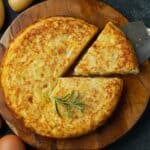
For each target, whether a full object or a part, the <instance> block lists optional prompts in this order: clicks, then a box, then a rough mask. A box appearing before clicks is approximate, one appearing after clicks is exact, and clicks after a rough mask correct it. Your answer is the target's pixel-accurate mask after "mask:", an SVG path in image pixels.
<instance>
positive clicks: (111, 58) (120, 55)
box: [74, 22, 139, 76]
mask: <svg viewBox="0 0 150 150" xmlns="http://www.w3.org/2000/svg"><path fill="white" fill-rule="evenodd" d="M138 72H139V69H138V63H137V59H136V56H135V53H134V50H133V47H132V45H131V43H130V42H129V41H128V39H127V38H126V36H125V34H124V33H123V32H122V31H121V30H120V29H119V28H118V27H117V26H116V25H114V24H113V23H112V22H108V23H107V24H106V26H105V28H104V29H103V31H102V32H101V33H100V34H99V36H98V38H97V40H96V41H95V42H94V43H93V45H92V46H91V47H90V48H89V50H88V51H87V53H86V54H85V55H84V56H83V58H82V59H81V61H80V62H79V64H78V65H77V66H76V68H75V71H74V74H75V75H85V76H87V75H110V74H137V73H138Z"/></svg>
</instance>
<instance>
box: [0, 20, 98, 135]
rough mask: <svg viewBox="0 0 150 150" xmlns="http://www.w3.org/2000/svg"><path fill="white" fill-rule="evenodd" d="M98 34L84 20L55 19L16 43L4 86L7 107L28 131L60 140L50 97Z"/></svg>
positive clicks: (3, 77) (7, 63) (24, 33)
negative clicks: (64, 75) (56, 131)
mask: <svg viewBox="0 0 150 150" xmlns="http://www.w3.org/2000/svg"><path fill="white" fill-rule="evenodd" d="M96 32H97V27H95V26H94V25H90V24H88V23H86V22H85V21H83V20H80V19H75V18H71V17H52V18H48V19H44V20H41V21H39V22H37V23H35V24H33V25H31V26H29V27H27V28H26V29H25V30H24V31H22V33H20V34H19V35H18V36H17V37H16V38H15V39H14V41H12V43H11V44H10V46H9V48H8V50H7V51H6V54H5V56H4V58H3V62H2V67H1V86H2V89H3V93H4V95H5V99H6V104H7V105H8V107H9V108H10V109H11V110H12V111H13V112H14V113H15V114H16V117H17V118H21V119H22V120H23V121H24V124H25V126H26V127H28V128H30V129H33V130H34V131H35V132H36V133H38V134H40V135H43V136H47V137H59V135H58V134H57V133H55V132H54V129H55V123H56V122H57V119H58V117H56V118H55V116H54V115H55V112H53V107H54V106H53V103H52V102H51V100H50V98H49V95H50V94H51V92H52V90H53V88H54V87H55V85H56V83H57V78H58V77H59V76H61V75H63V74H64V73H65V72H66V71H67V69H68V68H69V67H70V65H71V64H72V63H73V62H74V61H75V59H76V58H77V57H78V55H79V54H80V53H81V51H82V50H83V48H84V47H85V45H86V44H87V43H88V41H89V40H90V39H91V38H92V37H93V36H94V35H95V33H96ZM56 116H57V115H56ZM59 119H60V118H59ZM58 126H59V125H58ZM57 129H58V130H67V129H65V128H64V129H63V128H61V127H60V128H59V127H58V128H57ZM60 137H65V135H62V134H61V135H60Z"/></svg>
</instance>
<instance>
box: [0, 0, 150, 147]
mask: <svg viewBox="0 0 150 150" xmlns="http://www.w3.org/2000/svg"><path fill="white" fill-rule="evenodd" d="M4 1H5V8H6V20H5V26H4V27H3V29H2V30H1V31H0V37H1V36H2V34H3V33H4V31H5V30H6V28H7V27H8V26H9V24H10V23H11V22H12V20H13V19H14V18H15V17H16V16H17V15H18V14H17V13H15V12H13V11H12V10H11V9H10V8H9V6H8V3H7V0H4ZM103 1H104V2H106V3H108V4H110V5H112V6H113V7H114V8H116V9H117V10H119V11H120V12H121V13H123V14H124V15H125V16H126V17H127V18H128V19H129V21H135V20H143V21H144V22H145V24H146V25H147V26H149V27H150V0H103ZM38 2H40V0H35V3H38ZM8 133H11V131H10V130H9V128H8V127H7V126H6V125H5V126H3V128H2V129H0V136H2V135H5V134H8ZM27 149H29V148H27ZM106 150H150V103H149V104H148V107H147V109H146V111H145V112H144V114H143V116H142V117H141V119H140V120H139V121H138V123H137V124H136V125H135V126H134V127H133V128H132V130H130V131H129V132H128V133H127V134H126V135H125V136H124V137H122V138H121V139H120V140H118V141H117V142H115V143H114V144H112V145H110V146H109V147H107V148H106Z"/></svg>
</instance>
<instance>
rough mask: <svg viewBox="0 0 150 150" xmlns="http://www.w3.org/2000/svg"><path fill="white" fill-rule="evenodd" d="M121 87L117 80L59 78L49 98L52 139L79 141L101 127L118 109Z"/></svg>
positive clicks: (119, 81)
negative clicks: (75, 139)
mask: <svg viewBox="0 0 150 150" xmlns="http://www.w3.org/2000/svg"><path fill="white" fill-rule="evenodd" d="M122 87H123V82H122V80H121V79H118V78H82V77H81V78H76V77H73V78H59V79H58V83H57V85H56V87H55V88H54V90H53V92H52V94H51V96H50V97H51V101H52V103H53V106H52V115H53V116H51V115H50V116H49V117H50V118H51V120H50V122H49V125H52V124H53V126H54V128H53V129H52V130H51V131H50V132H51V135H52V136H53V137H57V138H66V137H76V136H79V135H83V134H85V133H87V132H90V131H92V130H94V129H95V128H97V127H99V126H101V125H102V124H103V123H104V122H105V121H106V120H107V119H108V118H109V117H110V115H111V114H112V112H113V110H114V109H115V107H116V105H117V103H118V100H119V98H120V95H121V91H122Z"/></svg>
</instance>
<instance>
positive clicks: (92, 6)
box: [0, 0, 150, 150]
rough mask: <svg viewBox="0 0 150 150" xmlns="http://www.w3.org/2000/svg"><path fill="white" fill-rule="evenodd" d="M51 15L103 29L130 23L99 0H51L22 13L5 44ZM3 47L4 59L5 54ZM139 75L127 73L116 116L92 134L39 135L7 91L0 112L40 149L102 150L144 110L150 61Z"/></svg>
mask: <svg viewBox="0 0 150 150" xmlns="http://www.w3.org/2000/svg"><path fill="white" fill-rule="evenodd" d="M50 16H72V17H77V18H81V19H84V20H86V21H87V22H89V23H92V24H95V25H96V26H98V27H99V29H100V30H101V29H102V28H103V27H104V25H105V24H106V23H107V22H108V21H109V20H111V21H113V22H115V23H116V24H117V25H122V24H125V23H127V19H126V18H125V17H124V16H123V15H121V14H120V13H119V12H117V11H116V10H115V9H113V8H111V7H110V6H108V5H106V4H104V3H102V2H98V1H95V0H49V1H45V2H42V3H40V4H38V5H35V6H33V7H32V8H30V9H28V10H26V11H25V12H23V13H22V14H21V15H19V16H18V17H17V18H16V19H15V20H14V21H13V23H12V24H11V25H10V26H9V28H8V29H7V31H6V32H5V33H4V35H3V37H2V39H1V43H2V44H3V46H4V47H5V48H7V47H8V46H9V43H10V42H11V41H12V40H13V38H14V37H15V36H16V35H17V34H18V33H19V32H20V31H21V30H23V29H24V28H25V27H27V26H28V25H30V24H32V23H34V22H35V21H37V20H39V19H43V18H46V17H50ZM3 53H4V51H3V48H2V47H1V48H0V60H1V59H2V57H3ZM140 69H141V72H140V74H139V75H137V76H134V75H129V76H123V77H122V78H123V79H124V90H123V94H122V97H121V99H120V103H119V105H118V107H117V109H116V111H115V112H114V114H113V116H112V117H111V118H110V119H109V120H108V122H107V123H106V124H105V125H103V126H102V127H100V128H98V129H97V130H96V131H95V132H92V133H90V134H88V135H85V136H82V137H79V138H72V139H65V140H63V139H62V140H56V139H48V138H45V137H42V136H40V135H37V134H36V133H34V132H32V131H31V130H30V129H27V128H25V127H24V125H23V123H22V120H19V119H17V118H15V116H14V115H13V113H12V112H11V111H10V110H9V109H8V108H7V106H6V104H5V100H4V97H3V94H2V93H1V92H0V112H1V115H2V116H3V118H4V119H5V120H6V121H7V123H8V125H9V126H10V128H11V129H12V130H13V131H14V132H15V133H16V134H17V135H18V136H20V137H21V138H22V139H23V140H24V141H25V142H26V143H28V144H30V145H32V146H34V147H36V148H38V149H46V150H51V149H60V150H62V149H68V150H71V149H74V150H79V149H101V148H103V147H105V146H107V145H109V144H111V143H112V142H114V141H116V140H117V139H118V138H120V137H121V136H122V135H124V134H125V133H126V132H127V131H129V129H131V128H132V127H133V125H134V124H135V123H136V122H137V120H138V119H139V118H140V117H141V115H142V113H143V112H144V110H145V108H146V106H147V103H148V100H149V97H150V62H149V61H146V62H145V63H144V64H143V65H141V66H140Z"/></svg>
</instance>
